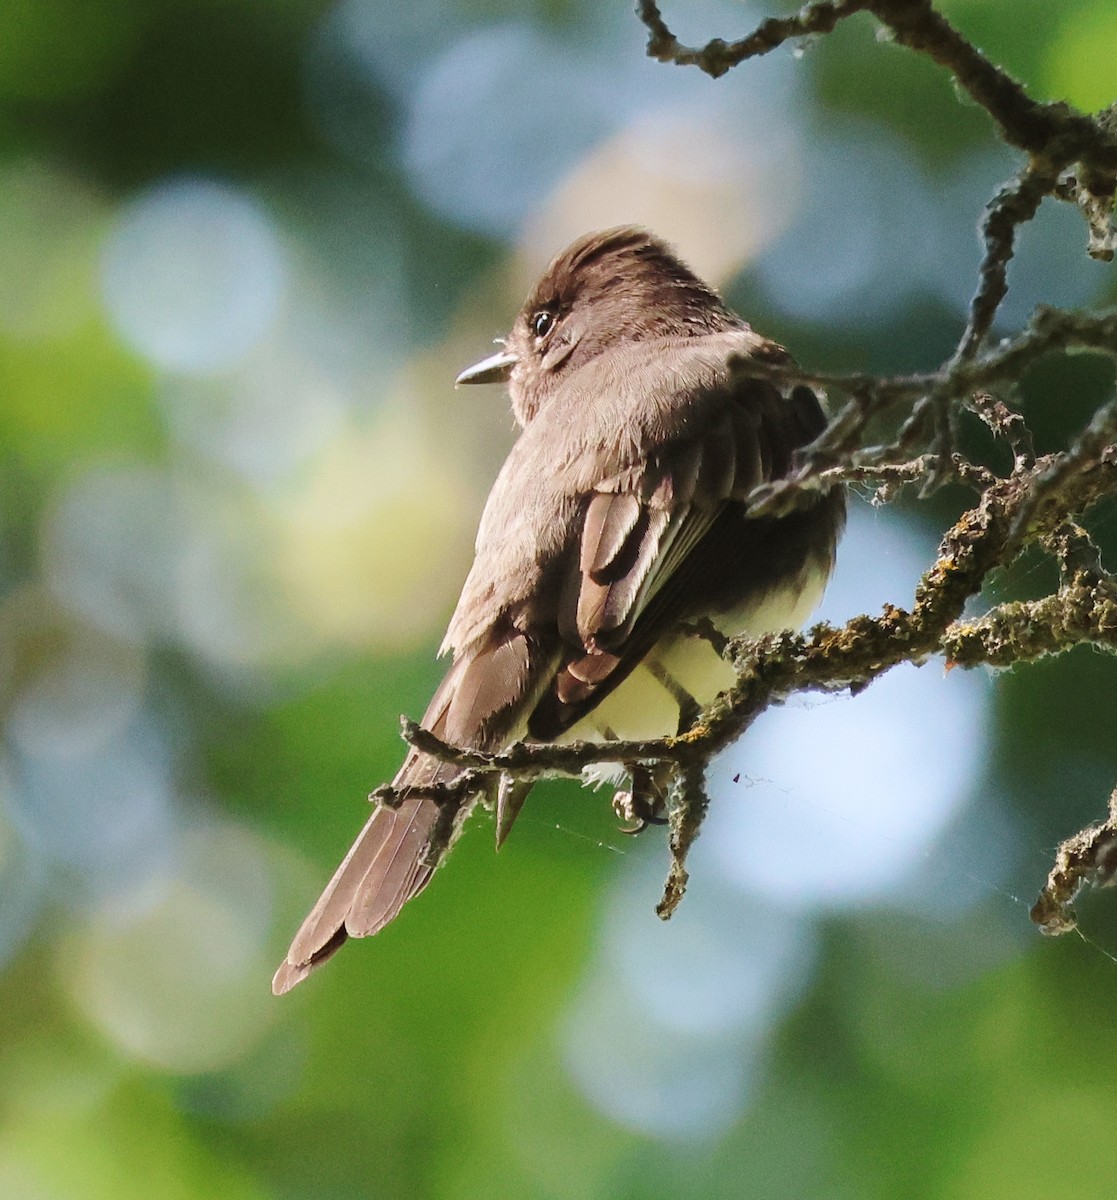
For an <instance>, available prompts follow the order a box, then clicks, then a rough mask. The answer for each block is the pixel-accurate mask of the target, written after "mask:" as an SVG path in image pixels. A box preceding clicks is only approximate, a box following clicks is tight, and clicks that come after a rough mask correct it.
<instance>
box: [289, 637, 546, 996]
mask: <svg viewBox="0 0 1117 1200" xmlns="http://www.w3.org/2000/svg"><path fill="white" fill-rule="evenodd" d="M552 656H553V653H552V652H551V651H546V652H543V651H541V650H540V649H539V647H538V646H536V645H535V643H533V642H531V641H530V640H529V639H528V638H527V637H526V635H524V634H522V633H520V632H519V631H517V630H516V629H514V628H511V627H509V628H507V629H503V630H501V631H499V632H498V633H494V636H493V639H492V641H491V642H490V643H488V644H486V645H485V646H483V647H482V648H480V649H477V650H475V651H473V652H472V653H471V654H470V655H468V656H466V657H462V658H459V659H457V660H456V661H455V662H454V663H453V665H452V666H451V667H450V670H449V671H448V672H447V674H446V677H445V679H443V681H442V683H441V685H440V686H439V688H438V690H437V691H436V692H435V694H434V697H433V699H432V700H431V702H430V705H429V706H428V707H427V711H426V714H425V715H424V717H423V726H424V728H426V729H429V730H431V732H432V733H434V734H436V735H437V736H438V737H441V738H443V739H444V740H445V741H449V742H451V743H454V744H457V745H465V746H476V747H477V748H478V749H496V748H497V747H499V746H501V745H504V744H505V743H506V742H507V741H508V739H509V737H510V736H511V735H512V732H513V730H514V727H515V724H516V720H517V717H518V714H519V713H520V710H521V708H522V707H523V705H524V703H525V702H526V701H527V700H528V699H530V698H531V696H532V684H533V681H537V679H538V678H539V677H541V675H543V674H544V673H543V672H541V669H540V664H546V662H548V661H549V658H550V657H552ZM458 774H459V769H458V768H457V767H455V766H452V765H451V764H449V763H444V762H440V761H439V760H438V759H436V758H432V757H431V756H430V755H426V754H423V753H421V752H419V751H417V750H415V749H412V750H410V751H409V752H408V754H407V757H406V759H405V760H404V763H403V766H402V767H401V768H400V770H399V773H398V774H397V775H396V777H395V779H394V781H393V783H392V786H393V787H394V788H395V789H396V790H397V791H403V792H405V793H406V798H405V799H404V800H403V802H402V803H401V804H400V805H399V807H398V808H388V807H386V806H384V805H380V806H379V807H378V808H377V809H376V811H375V812H374V813H373V814H372V816H371V817H369V819H368V820H367V821H366V822H365V827H364V829H362V830H361V832H360V833H359V834H358V836H357V840H356V841H355V842H354V843H353V845H352V846H351V847H350V850H349V853H348V854H347V855H346V856H345V858H344V860H343V861H342V863H341V866H340V867H338V869H337V870H336V871H335V872H334V877H333V878H332V879H331V880H330V882H329V883H328V884H327V885H326V890H325V891H324V892H323V893H322V895H321V896H320V897H319V900H318V903H317V904H315V906H314V907H313V908H312V909H311V911H310V915H309V916H308V917H307V918H306V920H305V921H304V922H303V923H302V927H301V928H300V929H299V932H298V933H297V934H296V935H295V940H294V941H293V942H292V943H291V949H290V950H288V951H287V957H286V959H285V960H284V962H283V963H281V964H280V967H279V970H278V971H276V973H275V977H274V978H273V979H272V991H273V992H274V993H275V994H276V995H277V996H279V995H282V993H283V992H287V991H290V989H291V988H293V987H294V986H295V984H297V983H301V982H302V980H304V979H305V978H306V977H307V975H309V974H310V972H311V971H313V970H314V968H315V967H317V966H320V965H321V964H322V963H324V962H325V961H326V959H327V958H329V957H330V956H331V955H332V954H334V953H335V952H336V951H337V950H338V949H339V948H340V947H341V946H342V944H343V943H344V942H345V940H346V939H347V938H349V937H368V936H369V935H371V934H374V933H379V932H380V930H381V929H383V928H384V926H385V925H387V924H388V922H389V921H392V920H394V919H395V918H396V917H397V916H398V915H399V911H400V909H401V908H403V906H404V905H405V904H406V903H407V902H408V900H411V899H412V898H413V897H415V896H417V895H418V894H419V893H420V892H421V891H422V890H423V888H425V887H426V886H427V884H428V883H429V882H430V878H431V876H432V875H433V874H434V870H435V867H436V866H437V865H438V860H440V859H441V858H442V856H443V855H444V854H445V851H446V849H447V848H448V847H449V845H450V843H451V842H452V841H453V839H454V837H455V835H456V834H457V831H458V829H459V828H460V826H461V823H462V821H463V819H464V817H465V815H466V814H467V813H468V811H469V809H470V808H471V807H472V806H473V803H474V802H475V799H476V797H466V798H465V799H464V800H463V801H462V802H461V803H459V804H457V805H456V806H447V804H446V803H445V802H443V803H439V802H438V801H436V800H434V799H432V798H431V789H432V788H435V787H439V786H443V785H445V784H448V783H451V782H452V781H453V780H454V779H455V778H456V777H457V776H458ZM517 799H518V803H517V804H516V805H514V806H511V807H509V806H507V805H506V806H505V808H504V810H503V819H502V826H501V828H502V834H501V840H503V837H504V836H505V835H507V832H508V828H509V827H510V826H511V824H512V821H513V820H514V818H515V815H516V813H517V812H519V806H520V804H522V802H523V797H522V796H519V797H518V798H517Z"/></svg>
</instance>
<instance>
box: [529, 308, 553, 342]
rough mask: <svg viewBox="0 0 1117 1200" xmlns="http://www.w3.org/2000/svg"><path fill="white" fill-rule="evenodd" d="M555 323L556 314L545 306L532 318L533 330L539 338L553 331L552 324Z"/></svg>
mask: <svg viewBox="0 0 1117 1200" xmlns="http://www.w3.org/2000/svg"><path fill="white" fill-rule="evenodd" d="M554 323H555V314H554V313H552V312H548V311H547V310H546V309H545V308H544V309H541V310H540V311H539V312H537V313H536V314H535V316H534V317H532V318H531V328H532V332H533V333H534V334H535V336H536V337H537V338H541V337H546V336H547V334H548V333H550V332H551V326H552V325H554Z"/></svg>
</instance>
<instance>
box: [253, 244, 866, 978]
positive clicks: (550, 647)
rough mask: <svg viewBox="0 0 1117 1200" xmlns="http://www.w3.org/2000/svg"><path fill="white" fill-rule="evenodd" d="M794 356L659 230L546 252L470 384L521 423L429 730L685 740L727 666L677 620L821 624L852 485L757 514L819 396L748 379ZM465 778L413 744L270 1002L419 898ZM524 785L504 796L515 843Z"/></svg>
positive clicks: (458, 618) (486, 742)
mask: <svg viewBox="0 0 1117 1200" xmlns="http://www.w3.org/2000/svg"><path fill="white" fill-rule="evenodd" d="M787 358H788V356H787V352H786V351H785V350H783V349H782V347H780V346H777V345H776V344H775V343H774V342H771V341H769V340H767V339H766V338H763V337H761V336H760V335H759V334H756V333H754V332H753V331H752V330H751V329H750V328H749V326H748V325H747V324H746V323H745V322H744V321H742V320H741V319H740V318H739V317H737V316H735V315H734V314H733V313H731V312H729V310H728V309H726V308H725V306H724V304H723V303H722V301H721V299H720V298H719V297H718V295H717V294H716V293H715V292H714V291H713V290H712V289H710V288H709V287H708V286H707V285H706V284H704V283H703V282H702V281H701V280H699V279H698V278H697V277H696V276H695V275H694V274H693V273H692V272H691V271H689V270H688V269H687V268H686V267H685V266H684V265H683V264H682V263H681V262H679V260H678V259H677V258H676V257H675V256H674V255H673V254H672V252H671V251H670V250H669V249H668V248H667V246H665V245H664V244H663V243H662V242H661V241H659V240H658V239H657V238H655V237H653V236H652V235H651V234H649V233H647V232H646V231H644V230H641V229H636V228H628V227H625V228H620V229H612V230H607V231H605V232H604V233H597V234H591V235H589V236H586V237H583V238H580V239H579V240H578V241H577V242H575V243H574V244H573V245H572V246H570V247H569V248H568V249H566V250H565V251H563V253H562V254H560V255H559V256H558V257H557V258H556V259H555V260H554V261H553V262H552V263H551V265H550V267H549V268H548V269H547V271H546V272H545V273H544V275H543V277H542V279H540V281H539V283H538V284H537V285H536V287H535V288H534V289H533V291H532V293H531V295H530V296H529V297H528V299H527V301H526V302H525V304H524V307H523V309H522V310H521V312H520V314H519V316H518V317H517V318H516V321H515V324H514V325H513V327H512V331H511V333H510V334H509V336H508V339H507V342H506V344H505V349H504V350H502V351H501V352H500V353H498V354H496V355H493V356H492V358H490V359H488V360H486V361H485V362H483V363H480V364H478V365H477V367H474V368H471V369H470V370H468V371H466V372H463V374H462V375H461V376H460V377H459V382H462V383H473V382H490V381H496V380H507V381H508V383H509V393H510V395H511V400H512V408H513V411H514V412H515V415H516V418H517V420H518V421H519V423H520V425H521V426H522V432H521V434H520V436H519V439H518V440H517V442H516V444H515V445H514V446H513V448H512V451H511V452H510V454H509V456H508V459H507V460H506V462H505V464H504V466H503V468H502V469H501V471H500V474H499V475H498V477H497V480H496V482H495V484H494V485H493V489H492V492H491V493H490V495H489V499H488V503H487V504H486V506H485V511H484V514H483V515H482V518H481V524H480V528H479V530H478V533H477V543H476V557H475V559H474V563H473V567H472V569H471V570H470V572H469V575H468V577H467V579H466V581H465V585H464V587H463V588H462V594H461V598H460V600H459V601H458V606H457V608H456V610H455V612H454V615H453V617H452V618H451V620H450V626H449V629H448V630H447V633H446V638H445V641H444V643H443V647H442V649H443V651H444V652H450V653H452V655H453V662H452V665H451V667H450V669H449V671H448V672H447V674H446V677H445V679H444V680H443V682H442V684H441V685H440V687H439V688H438V690H437V692H436V693H435V696H434V698H433V700H432V701H431V703H430V706H429V707H428V709H427V712H426V714H425V716H424V718H423V722H422V723H423V725H424V727H425V728H427V729H429V730H431V731H432V732H434V733H435V734H437V735H438V736H439V737H440V738H442V739H444V740H445V741H447V742H450V743H453V744H457V745H465V746H472V747H476V748H478V749H484V750H496V749H500V748H501V747H503V746H506V745H508V744H509V743H510V742H512V741H514V740H516V739H517V738H520V737H525V736H526V737H531V738H536V739H547V740H551V739H555V738H562V737H569V736H571V735H572V731H574V732H576V734H577V736H607V737H608V736H621V737H627V736H651V735H652V734H656V733H659V734H666V733H671V732H674V727H675V725H677V723H678V719H679V714H680V712H681V711H682V702H681V700H680V699H679V697H680V696H682V695H687V694H691V695H693V696H694V699H695V700H697V701H698V702H702V703H705V702H708V701H709V700H710V699H712V698H713V694H714V693H715V692H716V690H717V686H724V684H725V682H727V679H726V677H725V675H724V670H723V668H724V664H721V663H720V662H717V661H708V662H704V663H703V664H700V668H701V669H698V667H695V669H694V671H693V672H692V671H691V664H692V660H693V662H694V663H697V658H696V655H698V654H699V653H704V654H709V653H710V651H709V647H708V646H707V645H706V643H702V642H700V641H699V640H698V639H694V638H687V637H686V636H685V635H684V634H682V633H680V629H679V627H680V625H681V623H683V622H686V621H689V620H693V619H694V618H697V617H712V618H713V619H715V621H718V622H720V623H721V624H722V625H723V626H725V627H726V629H727V630H728V631H730V632H761V631H763V630H764V629H766V628H771V627H780V626H781V625H782V624H783V623H784V622H785V621H786V622H787V623H791V622H793V621H797V620H801V619H803V617H805V615H806V613H807V611H809V609H810V608H811V607H812V606H813V602H814V601H815V600H817V596H818V594H820V592H821V585H822V583H824V581H825V578H826V576H827V575H828V574H829V571H830V567H831V565H832V561H833V552H834V544H835V541H836V538H837V535H838V532H839V530H840V527H841V522H842V519H843V514H844V507H843V501H842V499H841V497H840V495H839V494H838V493H832V494H830V495H828V496H823V497H820V498H819V499H818V500H817V501H816V502H814V503H813V504H811V505H809V506H807V507H805V508H801V509H798V510H796V511H795V512H793V513H791V514H790V515H788V516H786V517H782V518H778V519H777V518H759V519H752V518H748V517H747V516H746V511H745V501H746V500H747V498H748V496H749V494H750V492H751V491H752V490H753V489H754V488H755V487H756V486H757V485H759V484H762V483H764V482H767V481H769V480H772V479H777V478H780V477H781V476H783V475H785V474H786V473H787V471H788V470H789V467H790V465H791V459H792V455H793V453H794V451H795V450H796V449H797V448H798V447H800V446H803V445H805V444H806V443H807V442H809V441H811V440H813V439H814V438H815V437H816V436H817V435H818V434H819V433H820V432H821V431H822V429H823V427H824V425H825V419H824V417H823V414H822V410H821V408H820V406H819V403H818V401H817V399H816V398H815V396H814V395H813V393H811V392H810V391H809V390H807V389H806V388H802V387H798V388H795V389H793V390H791V391H790V392H789V393H787V394H785V393H784V392H782V391H780V390H779V389H777V388H776V387H775V386H773V385H772V384H770V383H768V382H765V381H763V380H760V379H755V378H751V379H750V378H749V376H748V373H747V362H748V361H749V360H750V359H752V360H759V361H765V362H784V361H787ZM773 612H774V614H775V615H774V616H773ZM640 668H645V669H643V670H638V669H640ZM719 671H722V672H723V673H722V674H720V675H719V674H718V672H719ZM634 672H638V674H639V675H640V676H641V677H646V678H642V682H640V684H639V685H637V679H636V676H634V674H633V673H634ZM688 674H694V678H695V679H697V680H698V681H699V685H698V686H697V687H696V688H691V687H690V685H689V684H688V682H687V677H688ZM648 680H651V683H650V684H649V683H648ZM711 680H715V681H717V686H713V685H712V684H711V682H710V681H711ZM638 686H639V687H640V688H644V689H645V691H638ZM649 686H650V687H651V689H652V692H654V695H651V700H650V701H649V700H648V696H649V695H650V693H648V692H647V691H646V689H647V688H648V687H649ZM711 686H713V691H709V688H710V687H711ZM698 692H702V694H697V693H698ZM706 692H709V694H705V693H706ZM667 701H669V702H670V703H667ZM664 704H666V708H665V707H664ZM672 706H673V707H672ZM606 709H608V712H606V711H605V710H606ZM649 723H650V724H649ZM629 725H631V726H632V728H631V729H630V728H629ZM453 778H455V769H454V768H453V767H450V766H447V765H445V764H442V763H438V762H436V761H435V760H433V759H431V758H429V757H427V756H425V755H422V754H419V753H417V752H415V751H412V752H410V753H409V754H408V756H407V758H406V760H405V761H404V764H403V766H402V767H401V769H400V771H399V774H398V775H397V776H396V779H395V781H394V786H395V787H396V788H399V789H403V790H405V791H408V792H409V793H410V794H409V795H408V797H407V799H406V800H405V801H404V803H403V804H402V805H401V806H400V807H399V808H398V809H396V810H392V809H389V808H383V807H381V808H378V809H377V810H376V811H375V812H374V813H373V814H372V816H371V817H370V818H369V820H368V822H367V823H366V825H365V827H364V829H363V830H362V831H361V833H360V835H359V836H358V838H357V840H356V842H355V843H354V845H353V848H352V849H351V850H350V852H349V854H348V855H347V856H346V858H345V860H344V861H343V862H342V864H341V866H340V867H339V868H338V870H337V873H336V874H335V875H334V877H333V879H332V880H331V881H330V883H329V884H328V885H327V887H326V890H325V891H324V892H323V894H322V896H321V898H320V899H319V901H318V903H317V904H316V905H315V907H314V909H313V910H312V911H311V913H310V915H309V916H308V917H307V919H306V921H305V922H304V923H303V926H302V928H301V929H300V930H299V932H298V934H297V935H296V937H295V940H294V942H293V943H292V945H291V949H290V951H289V952H288V955H287V958H286V960H285V961H284V963H283V964H282V965H281V966H280V968H279V971H278V972H277V973H276V976H275V980H274V981H273V988H274V990H275V991H276V993H280V992H284V991H287V990H288V989H289V988H291V987H293V986H294V985H295V984H296V983H298V982H299V981H300V980H301V979H303V978H305V977H306V975H307V974H308V973H309V972H310V971H311V970H313V969H314V967H316V966H318V965H319V964H320V963H322V962H324V961H325V959H327V958H328V957H329V956H330V955H331V954H333V953H334V951H335V950H337V949H338V947H339V946H340V945H341V944H342V943H343V942H344V941H345V939H346V938H347V937H364V936H367V935H368V934H372V933H376V932H377V931H379V930H380V929H382V928H383V927H384V925H386V924H387V923H388V922H389V921H391V920H392V919H393V918H394V917H395V916H396V915H397V914H398V913H399V911H400V909H401V908H402V906H403V905H404V904H405V903H406V902H407V901H408V900H410V899H411V898H412V897H413V896H415V895H417V894H418V893H419V892H420V891H422V889H423V888H424V887H426V885H427V883H428V882H429V881H430V878H431V875H432V873H433V871H434V869H435V867H436V866H437V865H438V864H437V861H435V859H436V858H439V857H440V856H441V853H443V852H444V851H443V850H441V849H440V848H444V847H445V846H447V845H448V844H449V843H450V842H451V841H452V840H453V837H454V836H456V834H457V832H458V830H459V829H460V826H461V824H462V822H463V820H464V819H465V817H466V816H467V815H468V812H469V810H470V809H471V808H472V807H473V805H474V804H475V803H476V800H477V799H478V798H479V797H474V798H471V799H470V800H469V801H468V802H467V803H465V804H463V805H461V806H460V807H458V808H457V809H456V810H452V809H450V808H448V807H447V806H446V805H444V804H443V805H439V804H438V803H436V802H435V801H434V800H433V799H431V798H430V794H429V790H428V793H427V794H426V795H424V789H430V788H431V787H432V786H433V785H436V784H444V783H446V782H448V781H450V780H452V779H453ZM524 794H525V791H524V789H522V788H519V789H514V790H512V791H511V792H509V793H508V794H502V795H501V796H499V797H497V810H498V840H499V841H503V838H504V836H505V835H506V834H507V831H508V828H509V826H510V825H511V822H512V821H513V820H514V819H515V815H516V813H517V812H518V811H519V806H520V805H521V804H522V802H523V796H524Z"/></svg>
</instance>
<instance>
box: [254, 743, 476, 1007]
mask: <svg viewBox="0 0 1117 1200" xmlns="http://www.w3.org/2000/svg"><path fill="white" fill-rule="evenodd" d="M456 774H457V771H456V769H455V768H453V767H450V766H448V765H447V764H445V763H439V762H436V761H435V760H434V759H432V758H429V757H428V756H426V755H421V754H417V753H415V752H414V751H413V752H412V753H411V754H409V755H408V757H407V761H406V762H405V763H404V765H403V767H402V768H401V770H400V772H399V774H398V775H397V776H396V778H395V782H394V787H396V788H398V789H403V788H415V789H416V790H415V791H414V793H413V794H411V795H409V796H407V798H406V799H405V800H404V801H403V802H402V803H401V804H400V805H399V807H398V808H389V807H388V806H387V805H384V804H380V805H377V807H376V811H375V812H373V814H372V816H371V817H369V819H368V820H367V821H366V822H365V827H364V828H363V829H362V830H361V832H360V833H359V834H358V835H357V840H356V841H355V842H354V843H353V845H352V847H350V850H349V853H348V854H347V855H346V856H345V858H344V859H343V860H342V863H341V866H339V867H338V869H337V870H336V871H335V872H334V877H333V878H332V879H331V880H330V882H329V883H328V884H327V885H326V889H325V891H324V892H323V893H322V895H321V896H320V897H319V899H318V903H317V904H315V906H314V907H313V909H311V911H310V914H309V915H308V916H307V918H306V920H305V921H303V923H302V927H301V928H300V929H299V931H298V933H297V934H296V935H295V940H294V941H293V942H292V943H291V948H290V949H289V950H288V951H287V957H286V958H285V959H284V960H283V962H282V963H281V964H280V967H279V970H278V971H276V973H275V977H274V978H273V979H272V991H273V992H274V993H275V995H277V996H280V995H282V994H283V993H284V992H287V991H290V990H291V988H293V987H294V986H295V984H297V983H301V982H302V981H303V980H304V979H305V978H306V977H307V976H308V975H309V974H310V972H311V971H313V970H314V968H315V967H318V966H321V964H322V963H324V962H325V961H326V959H328V958H329V957H330V956H331V955H332V954H333V953H334V952H335V951H336V950H338V949H339V948H340V947H341V945H342V944H343V943H344V942H345V940H346V939H347V938H350V937H368V936H369V935H371V934H374V933H379V932H380V930H381V929H383V928H384V926H385V925H387V924H388V922H389V921H392V920H394V919H395V918H396V917H397V916H398V915H399V911H400V909H401V908H403V906H404V905H405V904H406V903H407V902H408V900H410V899H412V897H414V896H417V895H418V894H419V893H420V892H421V891H422V890H423V888H425V887H426V886H427V884H428V883H429V882H430V878H431V875H432V874H433V873H434V869H435V867H436V866H437V865H438V860H439V858H440V857H441V855H442V854H444V853H445V850H446V848H447V847H448V846H449V844H450V842H451V840H452V839H453V836H454V834H455V833H456V832H457V827H458V826H459V825H460V824H461V820H462V818H463V817H464V815H465V805H464V804H463V803H459V804H453V803H448V802H447V801H445V800H441V801H440V800H435V799H432V797H431V795H430V794H427V795H424V794H423V792H422V791H421V790H419V789H421V788H424V787H425V788H430V787H431V786H432V785H445V784H447V783H450V782H452V780H453V778H454V776H455V775H456Z"/></svg>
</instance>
